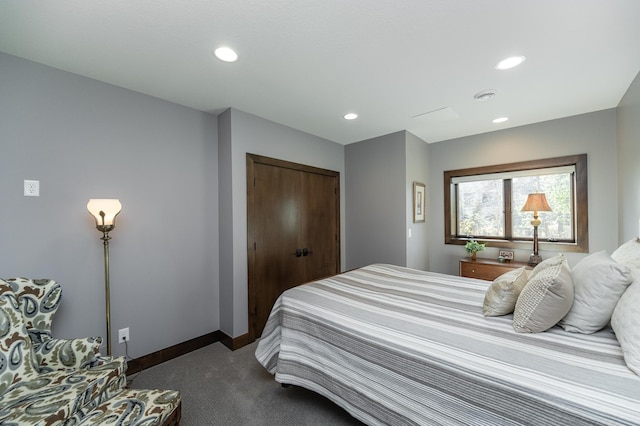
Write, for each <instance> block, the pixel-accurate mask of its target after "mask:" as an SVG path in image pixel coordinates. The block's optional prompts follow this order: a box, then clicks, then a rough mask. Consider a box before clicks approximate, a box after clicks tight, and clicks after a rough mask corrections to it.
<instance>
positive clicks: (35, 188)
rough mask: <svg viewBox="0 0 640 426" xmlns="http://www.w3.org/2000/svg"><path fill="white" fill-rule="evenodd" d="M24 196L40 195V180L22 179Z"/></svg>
mask: <svg viewBox="0 0 640 426" xmlns="http://www.w3.org/2000/svg"><path fill="white" fill-rule="evenodd" d="M24 196H25V197H39V196H40V181H39V180H25V181H24Z"/></svg>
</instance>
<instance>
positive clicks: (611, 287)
mask: <svg viewBox="0 0 640 426" xmlns="http://www.w3.org/2000/svg"><path fill="white" fill-rule="evenodd" d="M571 280H572V281H573V289H574V297H573V306H572V307H571V310H570V311H569V313H568V314H567V316H565V317H564V318H563V319H562V320H561V321H560V325H561V326H562V328H564V329H565V330H566V331H572V332H577V333H587V334H589V333H595V332H596V331H598V330H600V329H601V328H603V327H604V326H606V325H607V324H608V323H609V320H610V319H611V314H612V313H613V309H614V308H615V307H616V303H618V300H620V296H622V293H624V291H625V290H626V288H627V286H628V285H629V284H630V283H631V271H630V270H629V268H627V267H626V266H624V265H623V264H620V263H618V262H616V261H615V260H613V259H612V258H611V257H610V256H609V254H608V253H607V252H606V251H600V252H597V253H593V254H591V255H589V256H587V257H585V258H583V259H582V260H580V261H579V262H578V263H577V264H576V265H575V266H574V267H573V269H572V270H571Z"/></svg>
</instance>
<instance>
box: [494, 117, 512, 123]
mask: <svg viewBox="0 0 640 426" xmlns="http://www.w3.org/2000/svg"><path fill="white" fill-rule="evenodd" d="M508 119H509V117H500V118H496V119H495V120H493V121H492V122H493V123H495V124H499V123H504V122H505V121H507V120H508Z"/></svg>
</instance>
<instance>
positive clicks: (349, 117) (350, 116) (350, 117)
mask: <svg viewBox="0 0 640 426" xmlns="http://www.w3.org/2000/svg"><path fill="white" fill-rule="evenodd" d="M356 118H358V114H354V113H353V112H350V113H349V114H345V116H344V119H345V120H355V119H356Z"/></svg>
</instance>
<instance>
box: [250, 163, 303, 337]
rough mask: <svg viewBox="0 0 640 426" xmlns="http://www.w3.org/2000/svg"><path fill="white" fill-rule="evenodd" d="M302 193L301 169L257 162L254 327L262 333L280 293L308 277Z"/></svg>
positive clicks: (254, 219)
mask: <svg viewBox="0 0 640 426" xmlns="http://www.w3.org/2000/svg"><path fill="white" fill-rule="evenodd" d="M301 194H302V180H301V179H300V172H298V171H295V170H291V169H286V168H282V167H273V166H268V165H263V164H256V166H255V186H254V200H255V201H254V202H255V213H256V214H255V215H254V218H253V221H254V224H255V232H254V256H255V260H254V268H255V274H254V276H255V279H254V284H255V285H256V288H255V289H254V295H255V298H256V300H255V327H256V331H257V330H258V329H259V331H260V333H262V329H263V328H264V324H265V323H266V322H267V318H268V317H269V313H270V312H271V307H272V306H273V304H274V303H275V301H276V299H277V298H278V296H280V294H282V292H283V291H285V290H287V289H289V288H291V287H294V286H296V285H298V284H300V282H302V281H304V279H305V272H304V268H303V267H304V265H303V263H302V262H301V259H302V252H301V249H302V248H301V246H300V230H301V214H302V212H301V206H300V195H301ZM299 250H300V251H299ZM256 337H258V336H256Z"/></svg>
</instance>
